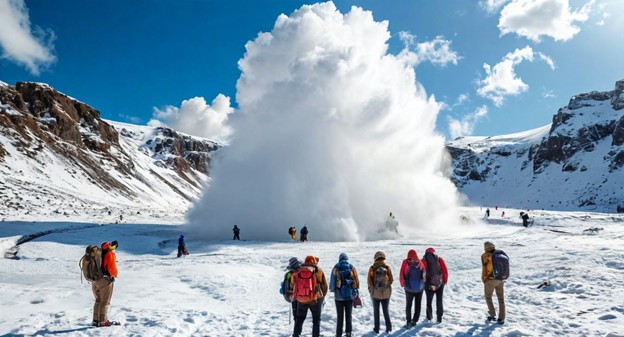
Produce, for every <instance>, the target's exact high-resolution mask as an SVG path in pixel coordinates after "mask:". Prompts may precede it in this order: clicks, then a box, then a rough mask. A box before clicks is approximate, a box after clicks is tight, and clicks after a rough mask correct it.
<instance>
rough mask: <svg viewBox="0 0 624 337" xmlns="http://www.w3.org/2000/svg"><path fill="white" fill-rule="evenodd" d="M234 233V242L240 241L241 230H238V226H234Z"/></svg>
mask: <svg viewBox="0 0 624 337" xmlns="http://www.w3.org/2000/svg"><path fill="white" fill-rule="evenodd" d="M232 231H233V232H234V239H233V240H240V236H239V234H240V228H238V226H236V225H234V228H233V229H232Z"/></svg>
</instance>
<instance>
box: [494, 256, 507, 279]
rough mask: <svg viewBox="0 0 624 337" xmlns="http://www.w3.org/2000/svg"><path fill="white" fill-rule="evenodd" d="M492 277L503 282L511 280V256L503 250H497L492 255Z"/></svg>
mask: <svg viewBox="0 0 624 337" xmlns="http://www.w3.org/2000/svg"><path fill="white" fill-rule="evenodd" d="M492 267H493V270H492V276H494V278H495V279H497V280H500V281H503V280H506V279H507V278H509V256H507V254H505V252H503V251H502V250H498V249H497V250H495V251H494V252H493V253H492Z"/></svg>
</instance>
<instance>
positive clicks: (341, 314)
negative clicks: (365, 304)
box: [336, 300, 353, 337]
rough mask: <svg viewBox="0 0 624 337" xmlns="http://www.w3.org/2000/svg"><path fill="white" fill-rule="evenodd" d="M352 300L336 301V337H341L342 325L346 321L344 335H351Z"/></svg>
mask: <svg viewBox="0 0 624 337" xmlns="http://www.w3.org/2000/svg"><path fill="white" fill-rule="evenodd" d="M352 312H353V300H348V301H336V337H342V323H343V322H344V321H346V324H345V333H348V334H350V333H351V313H352Z"/></svg>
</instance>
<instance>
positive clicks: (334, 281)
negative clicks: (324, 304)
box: [329, 253, 360, 337]
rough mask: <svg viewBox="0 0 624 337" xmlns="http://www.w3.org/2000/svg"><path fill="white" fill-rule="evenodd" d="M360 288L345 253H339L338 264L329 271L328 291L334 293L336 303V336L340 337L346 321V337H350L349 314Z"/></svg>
mask: <svg viewBox="0 0 624 337" xmlns="http://www.w3.org/2000/svg"><path fill="white" fill-rule="evenodd" d="M359 288H360V280H359V279H358V274H357V270H356V269H355V267H354V266H353V265H352V264H351V263H349V256H348V255H347V253H340V256H339V257H338V263H336V265H335V266H334V268H333V269H332V271H331V277H330V281H329V289H330V290H331V291H332V292H333V293H334V299H335V302H336V336H337V337H341V336H342V325H343V322H345V321H346V326H345V333H346V337H351V329H352V326H351V314H352V312H353V298H355V296H357V294H358V289H359Z"/></svg>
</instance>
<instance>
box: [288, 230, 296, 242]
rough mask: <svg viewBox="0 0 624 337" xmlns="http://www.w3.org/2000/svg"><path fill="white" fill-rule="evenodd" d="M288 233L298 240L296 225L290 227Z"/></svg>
mask: <svg viewBox="0 0 624 337" xmlns="http://www.w3.org/2000/svg"><path fill="white" fill-rule="evenodd" d="M288 234H289V235H290V238H291V239H293V240H297V228H295V227H290V228H288Z"/></svg>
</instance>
